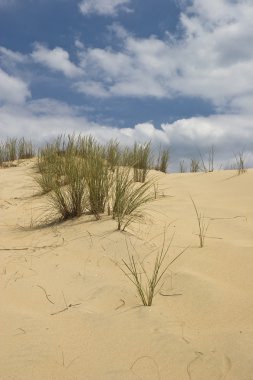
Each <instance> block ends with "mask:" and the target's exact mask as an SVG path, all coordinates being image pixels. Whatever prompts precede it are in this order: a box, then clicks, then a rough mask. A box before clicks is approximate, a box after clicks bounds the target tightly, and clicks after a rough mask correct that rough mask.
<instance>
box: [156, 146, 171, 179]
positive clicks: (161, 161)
mask: <svg viewBox="0 0 253 380" xmlns="http://www.w3.org/2000/svg"><path fill="white" fill-rule="evenodd" d="M169 158H170V152H169V149H161V147H160V149H159V154H158V159H157V164H156V167H155V169H156V170H159V171H160V172H163V173H166V172H167V168H168V164H169Z"/></svg>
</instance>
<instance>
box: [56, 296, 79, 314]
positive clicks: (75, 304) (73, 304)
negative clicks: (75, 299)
mask: <svg viewBox="0 0 253 380" xmlns="http://www.w3.org/2000/svg"><path fill="white" fill-rule="evenodd" d="M62 296H63V299H64V303H65V306H66V307H65V308H64V309H61V310H59V311H56V312H55V313H51V314H50V315H56V314H60V313H63V312H64V311H66V310H68V309H70V308H71V307H75V306H79V305H81V303H70V304H69V305H68V304H67V301H66V298H65V295H64V293H63V292H62Z"/></svg>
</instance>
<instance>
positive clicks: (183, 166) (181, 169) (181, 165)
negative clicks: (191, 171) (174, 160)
mask: <svg viewBox="0 0 253 380" xmlns="http://www.w3.org/2000/svg"><path fill="white" fill-rule="evenodd" d="M179 172H180V173H185V172H187V167H186V164H185V162H184V160H181V161H179Z"/></svg>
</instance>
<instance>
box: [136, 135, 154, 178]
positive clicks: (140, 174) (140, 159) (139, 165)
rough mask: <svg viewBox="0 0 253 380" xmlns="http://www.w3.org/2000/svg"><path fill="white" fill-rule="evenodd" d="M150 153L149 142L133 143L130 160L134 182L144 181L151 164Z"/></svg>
mask: <svg viewBox="0 0 253 380" xmlns="http://www.w3.org/2000/svg"><path fill="white" fill-rule="evenodd" d="M150 154H151V146H150V142H149V143H147V144H144V145H138V144H137V143H135V144H134V148H133V157H132V161H133V168H134V180H135V182H142V183H143V182H145V180H146V177H147V174H148V171H149V169H150V164H151V162H150V161H151V159H150Z"/></svg>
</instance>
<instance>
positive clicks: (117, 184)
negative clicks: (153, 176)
mask: <svg viewBox="0 0 253 380" xmlns="http://www.w3.org/2000/svg"><path fill="white" fill-rule="evenodd" d="M152 187H153V181H152V180H149V181H146V182H144V183H142V184H137V183H135V181H134V180H133V177H132V176H131V169H130V168H124V167H123V168H117V169H116V172H115V175H114V181H113V188H112V216H113V219H115V220H116V221H117V229H118V230H122V231H124V230H125V229H126V227H127V226H128V225H129V224H130V223H132V222H133V221H135V220H138V219H139V218H140V217H141V216H142V213H141V207H142V206H143V205H144V204H145V203H147V202H149V201H151V200H153V199H154V196H153V194H152V192H151V189H152Z"/></svg>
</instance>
